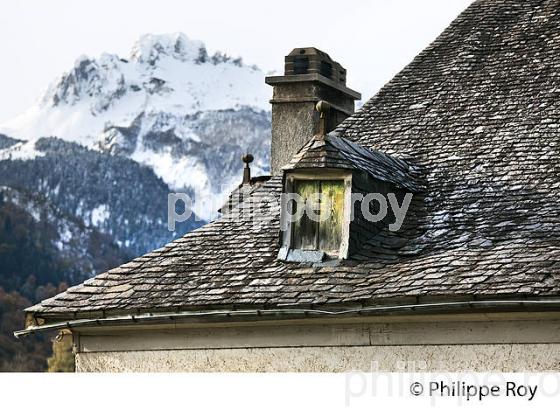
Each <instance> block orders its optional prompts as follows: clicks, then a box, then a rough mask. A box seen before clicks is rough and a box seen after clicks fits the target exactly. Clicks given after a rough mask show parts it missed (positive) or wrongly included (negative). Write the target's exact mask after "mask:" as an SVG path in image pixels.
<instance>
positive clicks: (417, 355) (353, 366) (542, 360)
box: [76, 344, 560, 372]
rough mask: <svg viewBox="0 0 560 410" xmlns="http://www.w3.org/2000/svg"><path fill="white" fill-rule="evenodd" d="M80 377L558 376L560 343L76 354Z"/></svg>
mask: <svg viewBox="0 0 560 410" xmlns="http://www.w3.org/2000/svg"><path fill="white" fill-rule="evenodd" d="M76 368H77V371H80V372H210V371H212V372H294V371H295V372H298V371H299V372H341V371H350V370H361V371H371V370H380V371H403V370H406V371H462V370H463V371H467V370H470V371H500V372H513V371H549V370H550V371H559V370H560V344H532V345H525V344H514V345H506V344H498V345H430V346H339V347H295V348H294V347H291V348H254V349H253V348H241V349H208V350H204V349H194V350H159V351H132V352H90V353H78V354H77V356H76Z"/></svg>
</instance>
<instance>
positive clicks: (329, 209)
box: [292, 180, 344, 251]
mask: <svg viewBox="0 0 560 410" xmlns="http://www.w3.org/2000/svg"><path fill="white" fill-rule="evenodd" d="M294 193H296V194H298V195H300V196H301V197H302V199H303V201H305V202H306V201H308V200H310V201H313V200H314V199H315V198H313V197H312V195H313V194H316V193H321V194H322V196H321V198H325V199H328V201H327V200H323V201H321V203H320V208H319V215H320V219H321V221H320V222H318V221H313V220H311V219H310V218H309V215H308V213H307V212H304V214H303V216H302V218H300V219H299V220H297V221H295V222H294V224H293V227H292V229H293V230H292V238H293V240H292V248H294V249H303V250H317V249H319V250H323V251H338V249H339V247H340V242H341V239H342V219H343V207H344V182H343V181H305V180H298V181H295V182H294ZM296 206H297V205H296ZM300 206H301V204H300Z"/></svg>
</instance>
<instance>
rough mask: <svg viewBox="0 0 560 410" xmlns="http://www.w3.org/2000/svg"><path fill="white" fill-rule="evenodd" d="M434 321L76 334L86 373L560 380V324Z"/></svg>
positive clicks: (538, 320) (81, 367)
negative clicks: (455, 374)
mask: <svg viewBox="0 0 560 410" xmlns="http://www.w3.org/2000/svg"><path fill="white" fill-rule="evenodd" d="M455 318H458V316H455ZM425 319H426V320H425V321H424V322H419V321H418V320H415V321H413V322H350V323H348V322H336V321H333V320H331V321H328V322H314V321H312V320H309V321H304V322H296V323H291V324H286V323H283V322H278V323H266V322H264V323H253V324H247V323H238V324H229V325H224V324H222V325H220V324H213V325H212V324H210V325H186V326H183V327H180V326H175V327H173V328H168V327H165V326H164V327H161V326H160V327H153V326H152V327H140V326H138V325H136V326H131V327H128V328H112V329H107V328H91V329H82V330H81V331H80V333H75V334H74V336H75V339H74V342H75V346H76V351H77V355H76V368H77V371H81V372H91V371H102V372H156V371H163V372H176V371H180V372H181V371H183V372H207V371H220V372H226V371H227V372H268V371H281V372H285V371H289V372H294V371H296V372H297V371H301V372H341V371H350V370H362V371H370V370H372V369H373V370H380V371H501V372H510V371H549V370H550V371H560V320H559V319H558V317H557V316H555V317H553V318H543V317H540V318H538V317H535V318H534V319H532V320H529V319H528V317H525V318H523V320H511V319H506V320H488V318H485V317H474V316H467V317H464V318H463V319H464V320H455V321H453V320H449V319H448V318H425ZM446 319H447V320H446Z"/></svg>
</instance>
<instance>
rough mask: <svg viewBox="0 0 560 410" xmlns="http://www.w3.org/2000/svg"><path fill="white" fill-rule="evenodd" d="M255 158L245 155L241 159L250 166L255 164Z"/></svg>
mask: <svg viewBox="0 0 560 410" xmlns="http://www.w3.org/2000/svg"><path fill="white" fill-rule="evenodd" d="M254 159H255V158H254V157H253V156H252V155H251V154H248V153H247V154H245V155H243V156H242V157H241V160H242V161H243V162H244V163H246V164H250V163H251V162H253V160H254Z"/></svg>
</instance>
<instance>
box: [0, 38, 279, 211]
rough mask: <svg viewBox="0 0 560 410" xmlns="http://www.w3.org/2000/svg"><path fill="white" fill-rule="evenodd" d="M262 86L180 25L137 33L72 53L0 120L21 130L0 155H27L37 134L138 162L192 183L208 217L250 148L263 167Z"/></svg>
mask: <svg viewBox="0 0 560 410" xmlns="http://www.w3.org/2000/svg"><path fill="white" fill-rule="evenodd" d="M269 97H270V89H269V88H268V87H267V86H266V85H265V83H264V74H263V72H262V71H260V70H259V69H258V68H257V67H255V66H248V65H245V64H244V63H243V62H242V60H241V59H240V58H237V59H232V58H230V57H228V56H226V55H225V54H223V53H219V52H218V53H215V54H214V55H211V56H210V55H209V54H208V52H207V50H206V48H205V46H204V44H203V43H202V42H200V41H195V40H191V39H189V38H187V37H186V36H185V35H184V34H181V33H177V34H170V35H145V36H142V37H141V38H140V39H139V40H138V41H137V42H136V44H135V45H134V46H133V47H132V50H131V53H130V56H128V57H126V58H122V57H119V56H117V55H114V54H103V55H101V56H100V57H99V58H97V59H92V58H88V57H80V58H79V59H78V60H77V61H76V63H75V65H74V67H73V68H72V69H71V70H70V71H69V72H67V73H65V74H63V75H62V76H61V77H60V78H59V79H57V80H56V81H55V82H53V84H52V85H51V86H50V87H49V88H48V89H47V91H46V93H45V94H44V95H43V96H42V98H41V99H40V101H39V102H38V103H37V104H36V105H35V106H33V107H31V108H30V109H29V110H27V111H26V112H24V113H23V114H21V115H19V116H17V117H16V118H14V119H12V120H9V121H7V122H4V123H2V124H0V133H2V134H5V135H6V136H8V137H11V138H16V139H18V140H22V141H20V142H18V144H17V145H12V146H10V147H8V148H2V147H1V146H0V161H2V160H16V159H17V160H24V161H25V160H29V161H32V160H35V159H36V158H37V157H41V156H44V155H45V152H41V151H39V150H37V149H36V143H37V141H38V140H39V139H40V138H42V137H57V138H59V139H62V140H64V141H67V142H71V143H74V144H79V145H81V146H84V147H86V148H88V149H90V150H94V151H97V152H100V153H104V154H108V155H111V156H120V157H123V156H124V157H127V158H130V159H132V160H133V161H135V162H138V163H140V164H143V165H146V166H147V167H149V168H151V169H152V170H153V172H154V173H155V174H156V175H157V176H158V177H160V178H161V179H162V180H163V182H165V183H166V184H167V185H168V187H169V189H170V190H176V191H189V192H194V193H195V196H196V198H195V201H196V202H195V207H194V211H195V213H196V214H197V215H199V216H200V217H201V218H203V219H205V220H208V219H211V218H212V217H213V216H214V215H215V211H216V209H217V206H219V205H220V204H221V201H222V199H223V198H224V197H225V195H227V193H228V192H229V191H230V190H231V189H232V188H233V187H234V186H235V185H236V184H238V183H239V181H240V178H241V169H242V167H241V165H242V164H241V162H240V159H239V157H240V155H241V154H243V153H245V152H246V151H248V150H250V151H251V153H252V154H253V155H254V156H255V158H256V160H255V163H254V164H253V168H254V173H255V174H259V173H261V174H262V173H267V172H268V163H269V146H270V145H269V144H270V113H269V111H268V110H269V105H268V99H269Z"/></svg>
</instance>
